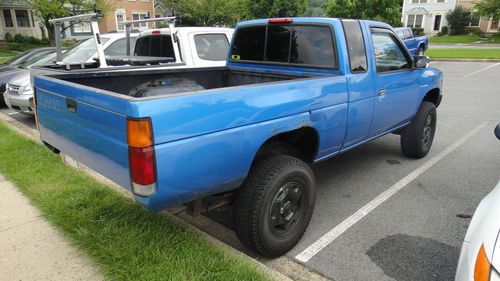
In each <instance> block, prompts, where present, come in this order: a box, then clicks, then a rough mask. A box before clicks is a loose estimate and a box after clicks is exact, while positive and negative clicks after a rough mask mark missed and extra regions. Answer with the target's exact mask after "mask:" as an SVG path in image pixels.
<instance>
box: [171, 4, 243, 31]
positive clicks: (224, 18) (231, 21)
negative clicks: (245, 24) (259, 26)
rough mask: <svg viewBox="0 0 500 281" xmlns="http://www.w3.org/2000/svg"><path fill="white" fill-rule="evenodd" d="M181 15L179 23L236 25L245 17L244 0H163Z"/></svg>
mask: <svg viewBox="0 0 500 281" xmlns="http://www.w3.org/2000/svg"><path fill="white" fill-rule="evenodd" d="M163 2H164V3H165V5H166V6H167V7H169V8H171V9H172V10H173V11H175V13H177V14H179V15H180V18H179V20H178V23H179V24H184V25H199V26H220V25H229V26H232V25H235V24H236V22H238V21H240V20H242V19H243V15H244V14H245V12H244V11H245V8H244V7H245V4H246V2H244V1H243V0H227V1H226V0H163Z"/></svg>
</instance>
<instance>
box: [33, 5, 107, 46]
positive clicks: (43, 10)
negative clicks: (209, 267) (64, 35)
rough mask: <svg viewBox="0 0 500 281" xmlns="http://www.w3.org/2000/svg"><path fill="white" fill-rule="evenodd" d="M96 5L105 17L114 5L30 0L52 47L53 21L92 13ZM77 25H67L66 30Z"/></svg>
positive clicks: (53, 40)
mask: <svg viewBox="0 0 500 281" xmlns="http://www.w3.org/2000/svg"><path fill="white" fill-rule="evenodd" d="M94 4H95V7H96V8H97V9H98V10H100V11H101V13H102V14H103V15H104V14H105V13H106V12H107V11H108V10H110V9H111V8H112V4H111V3H110V2H108V0H95V2H94V1H87V0H58V1H54V0H28V5H29V6H30V7H31V9H33V11H34V14H35V16H36V17H37V18H39V19H40V21H41V22H42V24H43V25H44V26H45V28H46V29H47V33H48V36H49V41H50V43H51V44H52V45H54V42H55V28H54V25H53V24H51V23H50V22H49V21H50V20H51V19H56V18H61V17H67V16H70V15H77V14H82V13H88V12H91V11H93V10H94ZM75 23H76V22H73V23H71V24H70V25H66V26H65V28H64V29H66V28H68V27H69V26H71V25H72V24H75ZM64 29H63V31H64Z"/></svg>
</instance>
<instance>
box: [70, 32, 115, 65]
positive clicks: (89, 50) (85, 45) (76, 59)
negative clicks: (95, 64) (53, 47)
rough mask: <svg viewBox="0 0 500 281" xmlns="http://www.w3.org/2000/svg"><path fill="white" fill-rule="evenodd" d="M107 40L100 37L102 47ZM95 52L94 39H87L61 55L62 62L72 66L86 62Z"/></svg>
mask: <svg viewBox="0 0 500 281" xmlns="http://www.w3.org/2000/svg"><path fill="white" fill-rule="evenodd" d="M108 40H109V38H105V37H101V43H102V44H103V45H104V44H105V43H106V42H107V41H108ZM96 52H97V48H96V45H95V42H94V38H89V39H87V40H85V41H83V42H81V43H80V44H78V45H76V46H74V47H73V48H71V49H69V50H67V51H66V53H64V54H63V62H65V63H69V64H74V63H82V62H86V61H88V60H89V59H90V58H91V57H92V56H94V55H95V53H96Z"/></svg>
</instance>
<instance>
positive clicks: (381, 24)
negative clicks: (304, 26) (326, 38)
mask: <svg viewBox="0 0 500 281" xmlns="http://www.w3.org/2000/svg"><path fill="white" fill-rule="evenodd" d="M270 20H273V21H274V23H285V24H286V23H292V22H293V23H324V24H331V23H332V22H338V21H340V20H352V19H341V18H321V17H310V18H309V17H296V18H293V17H284V18H272V19H256V20H248V21H242V22H239V23H238V25H237V26H236V27H241V26H248V25H263V24H269V23H270ZM280 20H281V21H280ZM287 20H288V21H287ZM359 21H360V22H365V23H368V24H370V25H371V26H377V27H385V28H390V27H391V26H390V25H388V24H387V23H384V22H379V21H372V20H359ZM271 24H272V23H271Z"/></svg>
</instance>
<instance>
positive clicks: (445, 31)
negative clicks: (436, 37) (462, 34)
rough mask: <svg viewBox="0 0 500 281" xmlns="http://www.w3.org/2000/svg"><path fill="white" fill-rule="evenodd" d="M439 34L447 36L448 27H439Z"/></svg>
mask: <svg viewBox="0 0 500 281" xmlns="http://www.w3.org/2000/svg"><path fill="white" fill-rule="evenodd" d="M441 33H443V35H448V27H447V26H443V27H441Z"/></svg>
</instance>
